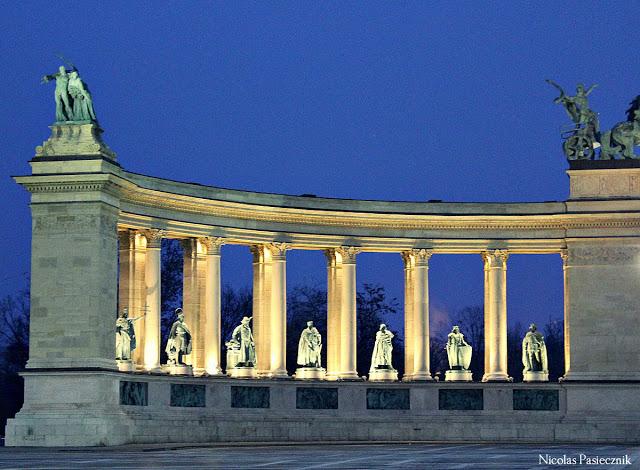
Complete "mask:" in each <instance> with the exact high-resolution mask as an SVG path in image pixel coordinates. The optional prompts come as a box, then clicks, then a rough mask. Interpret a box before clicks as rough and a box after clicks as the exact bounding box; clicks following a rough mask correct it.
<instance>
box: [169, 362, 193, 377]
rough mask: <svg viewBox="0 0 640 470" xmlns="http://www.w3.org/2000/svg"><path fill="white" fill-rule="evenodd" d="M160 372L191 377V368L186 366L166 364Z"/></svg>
mask: <svg viewBox="0 0 640 470" xmlns="http://www.w3.org/2000/svg"><path fill="white" fill-rule="evenodd" d="M162 371H163V372H167V373H168V374H169V375H193V367H191V366H188V365H186V364H166V365H164V366H162Z"/></svg>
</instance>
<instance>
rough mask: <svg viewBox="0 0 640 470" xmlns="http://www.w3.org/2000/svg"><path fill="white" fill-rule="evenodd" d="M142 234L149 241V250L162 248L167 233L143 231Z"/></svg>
mask: <svg viewBox="0 0 640 470" xmlns="http://www.w3.org/2000/svg"><path fill="white" fill-rule="evenodd" d="M142 234H143V235H144V237H145V238H146V239H147V248H160V244H161V243H162V239H163V238H164V236H165V235H166V234H167V232H166V231H165V230H159V229H149V230H144V231H142Z"/></svg>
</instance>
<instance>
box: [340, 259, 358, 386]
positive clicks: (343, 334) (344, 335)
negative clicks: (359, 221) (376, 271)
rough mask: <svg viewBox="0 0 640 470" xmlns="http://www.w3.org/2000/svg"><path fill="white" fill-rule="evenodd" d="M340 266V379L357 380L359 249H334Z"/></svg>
mask: <svg viewBox="0 0 640 470" xmlns="http://www.w3.org/2000/svg"><path fill="white" fill-rule="evenodd" d="M336 252H337V253H338V254H339V255H340V258H341V264H342V268H341V271H342V280H341V287H342V289H341V295H340V307H341V312H340V379H343V380H344V379H358V372H357V370H356V353H357V349H356V341H357V337H356V333H357V330H356V255H357V254H358V253H360V249H359V248H356V247H353V246H348V247H347V246H344V247H340V248H337V249H336Z"/></svg>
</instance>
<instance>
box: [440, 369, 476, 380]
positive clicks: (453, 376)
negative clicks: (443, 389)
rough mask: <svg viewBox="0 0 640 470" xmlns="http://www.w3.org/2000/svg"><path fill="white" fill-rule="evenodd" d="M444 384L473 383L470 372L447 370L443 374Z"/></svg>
mask: <svg viewBox="0 0 640 470" xmlns="http://www.w3.org/2000/svg"><path fill="white" fill-rule="evenodd" d="M444 381H445V382H473V374H472V373H471V371H470V370H448V371H446V372H445V373H444Z"/></svg>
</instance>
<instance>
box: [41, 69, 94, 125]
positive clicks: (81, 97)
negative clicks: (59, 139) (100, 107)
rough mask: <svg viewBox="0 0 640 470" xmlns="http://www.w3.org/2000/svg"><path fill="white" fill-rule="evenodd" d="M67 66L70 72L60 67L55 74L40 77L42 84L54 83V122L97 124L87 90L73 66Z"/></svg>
mask: <svg viewBox="0 0 640 470" xmlns="http://www.w3.org/2000/svg"><path fill="white" fill-rule="evenodd" d="M69 65H70V66H71V70H67V69H66V68H65V66H64V65H61V66H60V67H59V69H58V72H57V73H54V74H51V75H45V76H44V77H42V83H48V82H50V81H51V80H55V81H56V89H55V100H56V122H97V119H96V114H95V112H94V110H93V100H92V99H91V93H90V92H89V88H88V87H87V84H86V83H85V82H83V81H82V79H81V78H80V74H79V72H78V69H77V68H76V67H75V65H73V64H69Z"/></svg>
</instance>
